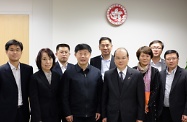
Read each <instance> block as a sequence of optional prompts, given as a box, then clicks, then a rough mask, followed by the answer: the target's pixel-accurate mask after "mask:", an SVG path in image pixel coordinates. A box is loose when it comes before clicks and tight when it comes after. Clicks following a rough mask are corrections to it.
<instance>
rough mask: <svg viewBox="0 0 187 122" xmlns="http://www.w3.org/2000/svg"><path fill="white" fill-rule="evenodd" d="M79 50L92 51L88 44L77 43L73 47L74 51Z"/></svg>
mask: <svg viewBox="0 0 187 122" xmlns="http://www.w3.org/2000/svg"><path fill="white" fill-rule="evenodd" d="M79 50H88V52H90V53H91V52H92V49H91V47H90V46H89V45H88V44H78V45H77V46H76V47H75V53H77V52H78V51H79Z"/></svg>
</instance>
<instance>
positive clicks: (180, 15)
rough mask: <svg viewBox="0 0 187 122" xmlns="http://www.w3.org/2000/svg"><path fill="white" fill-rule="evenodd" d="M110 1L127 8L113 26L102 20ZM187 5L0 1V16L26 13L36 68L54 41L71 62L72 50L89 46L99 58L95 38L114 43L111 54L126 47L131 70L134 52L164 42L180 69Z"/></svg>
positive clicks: (180, 2)
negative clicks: (120, 21) (65, 47)
mask: <svg viewBox="0 0 187 122" xmlns="http://www.w3.org/2000/svg"><path fill="white" fill-rule="evenodd" d="M113 3H119V4H122V5H123V6H125V7H126V9H127V12H128V18H127V20H126V22H125V23H124V24H123V25H121V26H118V27H114V26H112V25H111V24H109V23H108V22H107V20H106V11H107V9H108V7H109V6H110V5H112V4H113ZM186 5H187V1H186V0H178V1H169V0H165V1H162V0H157V1H148V0H141V1H137V0H128V1H125V0H110V1H109V0H98V1H95V0H89V1H88V0H76V2H75V0H0V14H29V15H30V34H29V36H30V37H29V38H30V59H29V64H30V65H32V66H34V69H35V70H37V68H36V65H35V58H36V55H37V53H38V51H39V50H40V49H41V48H43V47H49V48H51V49H52V50H53V51H55V47H56V45H57V44H58V43H68V44H69V45H70V46H71V57H70V60H69V61H70V62H72V63H76V60H75V58H74V47H75V46H76V45H77V44H78V43H88V44H90V45H91V47H92V49H93V53H92V56H96V55H98V54H100V51H99V49H98V40H99V38H100V37H101V36H108V37H110V38H111V39H112V41H113V51H112V53H113V52H114V50H115V49H116V48H118V47H121V46H123V47H125V48H127V49H128V51H129V54H130V62H129V66H134V65H136V64H137V59H136V56H135V52H136V50H137V49H138V48H139V47H140V46H143V45H148V44H149V42H150V41H152V40H155V39H160V40H162V41H163V42H164V43H165V49H164V52H165V51H166V50H168V49H176V50H177V51H178V52H179V55H180V61H179V65H180V66H181V67H184V66H185V62H186V60H187V56H186V53H187V48H186V47H185V46H186V41H185V39H187V14H186V11H187V7H186Z"/></svg>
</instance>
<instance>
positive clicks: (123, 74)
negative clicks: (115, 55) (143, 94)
mask: <svg viewBox="0 0 187 122" xmlns="http://www.w3.org/2000/svg"><path fill="white" fill-rule="evenodd" d="M117 71H118V74H119V77H121V76H120V75H121V74H120V72H122V77H123V79H124V78H125V76H126V73H127V67H125V69H124V70H123V71H120V70H119V69H118V68H117Z"/></svg>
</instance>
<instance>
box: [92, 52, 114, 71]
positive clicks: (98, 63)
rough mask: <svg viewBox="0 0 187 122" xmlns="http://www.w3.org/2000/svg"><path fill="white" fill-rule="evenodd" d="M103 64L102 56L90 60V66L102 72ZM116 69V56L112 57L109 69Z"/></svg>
mask: <svg viewBox="0 0 187 122" xmlns="http://www.w3.org/2000/svg"><path fill="white" fill-rule="evenodd" d="M101 62H102V58H101V55H99V56H96V57H94V58H91V59H90V64H91V65H92V66H94V67H96V68H98V69H100V70H101ZM115 67H116V65H115V63H114V56H112V58H111V61H110V67H109V69H112V68H115Z"/></svg>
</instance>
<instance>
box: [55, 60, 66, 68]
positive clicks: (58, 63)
mask: <svg viewBox="0 0 187 122" xmlns="http://www.w3.org/2000/svg"><path fill="white" fill-rule="evenodd" d="M57 62H58V64H59V65H60V67H64V66H63V65H62V64H61V63H60V61H59V60H58V61H57ZM67 66H68V62H67V63H66V66H65V67H66V68H67Z"/></svg>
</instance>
